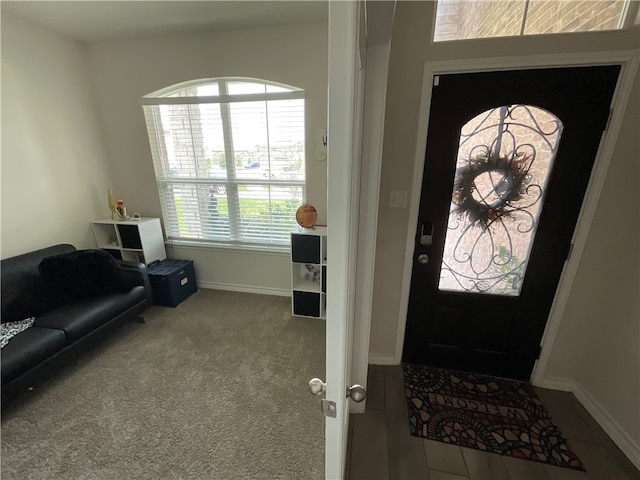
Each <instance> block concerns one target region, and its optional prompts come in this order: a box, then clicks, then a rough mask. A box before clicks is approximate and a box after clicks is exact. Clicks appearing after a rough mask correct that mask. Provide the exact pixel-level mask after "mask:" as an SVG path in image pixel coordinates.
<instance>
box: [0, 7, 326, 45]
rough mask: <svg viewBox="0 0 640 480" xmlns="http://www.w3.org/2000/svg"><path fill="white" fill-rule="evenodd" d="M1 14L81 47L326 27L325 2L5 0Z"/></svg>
mask: <svg viewBox="0 0 640 480" xmlns="http://www.w3.org/2000/svg"><path fill="white" fill-rule="evenodd" d="M1 6H2V13H5V12H9V13H11V14H14V15H16V16H19V17H22V18H24V19H27V20H30V21H32V22H34V23H37V24H40V25H42V26H45V27H47V28H49V29H51V30H53V31H56V32H58V33H61V34H64V35H66V36H68V37H71V38H73V39H75V40H78V41H80V42H86V43H91V42H98V41H103V40H112V39H118V38H132V37H141V36H148V35H159V34H163V35H164V34H172V33H189V32H197V31H205V30H206V31H223V30H238V29H242V28H260V27H276V26H283V25H292V24H301V23H302V24H304V23H315V22H326V21H327V19H328V2H326V1H306V0H305V1H244V0H242V1H241V0H235V1H219V0H218V1H86V0H77V1H7V0H2V4H1Z"/></svg>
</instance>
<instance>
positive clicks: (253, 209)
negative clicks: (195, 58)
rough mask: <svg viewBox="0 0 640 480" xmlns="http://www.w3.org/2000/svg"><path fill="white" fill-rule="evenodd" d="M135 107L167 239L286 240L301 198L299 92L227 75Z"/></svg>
mask: <svg viewBox="0 0 640 480" xmlns="http://www.w3.org/2000/svg"><path fill="white" fill-rule="evenodd" d="M141 104H142V106H143V109H144V114H145V118H146V122H147V131H148V133H149V143H150V146H151V154H152V157H153V164H154V168H155V173H156V180H157V183H158V193H159V195H160V202H161V205H162V212H163V217H164V224H165V230H166V233H167V237H168V239H169V240H170V241H171V240H184V241H197V242H207V243H211V244H215V243H222V244H238V245H263V246H273V245H286V244H288V243H289V241H290V240H289V238H290V237H289V232H290V231H291V229H292V228H293V227H294V226H295V211H296V209H297V208H298V206H300V205H301V204H302V202H303V199H304V196H305V191H304V189H305V161H304V160H305V124H304V117H305V105H304V91H303V90H300V89H298V88H295V87H291V86H287V85H282V84H276V83H273V82H267V81H264V80H259V79H250V78H227V77H225V78H214V79H206V80H197V81H191V82H185V83H181V84H178V85H173V86H171V87H168V88H165V89H163V90H159V91H157V92H154V93H152V94H149V95H146V96H145V97H143V98H142V99H141Z"/></svg>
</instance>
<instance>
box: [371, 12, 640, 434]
mask: <svg viewBox="0 0 640 480" xmlns="http://www.w3.org/2000/svg"><path fill="white" fill-rule="evenodd" d="M434 6H435V2H398V4H397V6H396V15H395V23H394V29H393V34H392V39H391V59H390V66H389V81H388V90H387V92H388V93H387V105H386V120H385V134H384V149H383V164H382V182H381V186H380V214H379V217H378V236H377V248H376V266H375V278H374V301H373V308H372V312H373V315H372V325H371V345H370V355H371V357H373V358H377V359H380V360H383V361H384V360H385V359H386V360H387V361H393V360H396V361H399V360H400V359H399V358H397V357H396V353H399V352H396V351H395V347H396V333H397V331H398V315H399V313H398V312H399V310H400V293H401V292H400V290H401V289H400V286H401V284H402V280H403V273H404V272H403V264H404V253H405V245H406V240H407V239H406V235H407V228H408V213H409V209H408V208H407V209H397V208H394V209H390V208H389V207H388V198H389V192H390V191H391V190H406V191H408V192H409V197H411V186H412V177H413V165H414V159H415V148H416V141H417V124H418V114H419V105H420V94H421V88H422V74H423V67H424V63H425V62H427V61H434V60H456V59H460V60H464V59H470V60H471V59H475V58H487V57H502V56H523V55H536V54H557V53H573V52H585V51H608V50H619V49H633V48H638V47H639V46H640V30H639V29H638V28H637V27H636V28H635V29H634V30H631V31H624V32H597V33H592V34H567V35H562V36H559V35H558V36H536V37H522V38H510V39H508V40H504V39H483V40H480V41H475V42H450V43H444V44H431V43H430V37H431V24H432V18H433V14H434ZM632 100H635V104H633V103H632V104H630V105H632V106H631V108H630V110H631V109H636V111H635V113H633V114H629V115H630V116H629V117H628V118H627V120H628V121H630V122H635V123H631V124H630V126H627V127H626V129H625V130H624V131H623V132H621V134H620V137H619V140H618V147H617V149H616V153H615V155H614V158H613V160H612V163H611V171H612V173H611V174H610V175H609V177H608V178H607V182H606V184H605V187H604V189H605V195H603V198H602V203H601V205H600V207H599V209H598V213H597V215H596V219H595V221H594V228H593V229H592V231H591V234H590V237H589V241H588V249H589V250H588V252H587V253H585V257H584V259H583V263H582V264H581V267H580V270H579V272H578V276H577V278H576V282H575V285H574V288H573V291H572V294H571V298H572V300H571V302H572V303H571V305H570V308H569V309H568V310H567V312H566V314H565V319H564V320H563V326H562V335H561V336H560V337H559V338H558V341H557V342H556V346H555V348H554V351H553V354H552V359H551V364H550V367H549V371H552V372H554V374H557V375H564V376H567V377H569V378H573V379H579V380H580V382H583V383H584V385H585V387H586V388H589V391H590V393H591V394H592V395H593V396H594V397H596V398H597V400H598V401H599V402H601V404H602V405H603V406H605V407H606V408H607V409H610V413H611V415H615V418H616V419H617V420H618V421H619V422H620V425H622V426H623V427H625V428H626V429H628V433H629V435H630V436H632V437H633V438H634V439H636V441H637V440H638V428H637V426H638V421H637V419H638V407H637V406H638V403H639V395H638V382H639V381H640V379H639V378H638V374H637V368H638V351H639V348H640V345H639V343H638V314H637V308H638V289H637V270H638V267H637V263H638V262H637V260H636V259H637V249H638V240H637V230H638V221H639V215H638V214H637V205H638V197H637V191H638V175H637V163H638V146H637V139H638V120H637V106H638V101H637V96H636V97H634V98H633V99H632ZM634 142H635V143H634ZM630 164H634V165H635V167H630ZM634 168H635V170H634ZM625 175H627V176H626V177H625V178H624V179H623V180H624V182H625V183H624V185H626V187H627V189H626V190H625V191H623V192H619V191H618V188H619V187H618V184H617V182H618V180H619V179H620V177H622V176H625ZM632 192H634V193H632ZM634 195H635V196H634ZM618 202H622V203H618ZM634 202H635V203H634ZM631 205H634V206H635V207H634V208H636V210H635V211H633V210H632V207H631ZM619 224H626V226H625V229H629V235H628V239H625V240H624V242H623V245H624V246H625V247H626V248H627V249H628V250H627V251H624V252H623V253H621V255H622V257H623V258H620V259H616V260H615V262H613V263H607V260H606V259H608V258H609V257H610V256H611V255H612V250H613V251H615V252H621V249H620V248H619V246H618V244H617V243H616V241H614V240H613V239H612V238H609V237H608V236H609V235H610V234H611V232H612V231H619ZM596 226H599V227H597V228H596ZM616 226H617V227H616ZM596 229H597V231H596ZM634 232H635V233H634ZM634 235H635V237H634ZM619 236H620V235H619V233H616V234H615V238H616V239H618V238H619ZM634 255H635V256H634ZM627 262H629V266H628V267H627V269H628V270H627V271H623V269H622V267H621V265H622V264H623V263H627ZM634 262H635V263H634ZM605 264H606V265H605ZM601 269H602V281H601V278H600V275H599V274H598V273H599V272H600V270H601ZM633 272H635V276H634V273H633ZM618 279H621V280H622V279H624V281H622V282H620V281H619V280H618ZM620 284H622V285H620ZM634 288H635V290H634ZM593 291H598V292H599V293H598V295H596V296H594V298H590V299H589V301H588V302H585V303H584V304H581V303H580V302H581V299H582V298H583V297H584V296H586V295H591V294H592V292H593ZM607 298H610V299H612V301H608V300H607ZM596 305H597V308H595V306H596ZM591 307H593V308H592V310H591V312H590V314H589V315H585V312H586V311H587V310H589V309H590V308H591ZM595 312H601V313H602V314H600V315H598V314H596V313H595ZM612 317H614V318H615V320H614V319H613V318H612ZM610 322H614V323H615V326H616V327H617V329H616V331H615V332H612V331H611V329H610V328H609V324H610ZM569 345H571V347H569ZM567 348H569V350H568V351H566V350H565V349H567ZM618 349H621V350H623V351H622V352H620V351H616V352H612V351H611V350H618ZM592 364H593V365H594V368H592ZM595 364H599V365H598V366H597V367H596V366H595ZM629 364H633V367H629ZM630 368H631V371H630V370H629V369H630ZM613 372H630V373H631V375H630V376H629V377H628V376H627V375H626V374H625V378H626V381H622V379H617V378H616V376H615V375H614V374H613ZM634 373H635V376H634V375H633V374H634ZM631 377H633V378H631ZM605 379H606V380H605ZM605 391H606V394H605ZM629 422H630V423H629Z"/></svg>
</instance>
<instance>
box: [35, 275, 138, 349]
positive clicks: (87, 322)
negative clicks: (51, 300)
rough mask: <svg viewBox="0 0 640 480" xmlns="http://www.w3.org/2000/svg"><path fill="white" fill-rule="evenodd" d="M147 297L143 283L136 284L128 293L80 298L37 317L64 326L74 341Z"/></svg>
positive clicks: (37, 323) (38, 323)
mask: <svg viewBox="0 0 640 480" xmlns="http://www.w3.org/2000/svg"><path fill="white" fill-rule="evenodd" d="M145 299H146V293H145V289H144V287H142V286H138V287H134V288H132V289H131V290H130V291H128V292H126V293H109V294H107V295H101V296H98V297H90V298H85V299H80V300H76V301H75V302H73V303H68V304H65V305H62V306H59V307H57V308H55V309H54V310H51V311H50V312H47V313H45V314H44V315H42V316H40V317H38V318H36V321H35V323H34V325H35V326H37V327H46V328H57V329H59V330H62V331H64V333H65V334H66V336H67V341H68V342H69V343H73V342H75V341H76V340H78V339H80V338H82V337H84V336H85V335H86V334H88V333H90V332H92V331H93V330H95V329H97V328H99V327H100V326H101V325H103V324H105V323H107V322H109V321H110V320H113V319H114V318H115V317H116V316H118V315H120V314H121V313H123V312H125V311H127V310H128V309H130V308H132V307H134V306H135V305H137V304H139V303H140V302H143V301H145Z"/></svg>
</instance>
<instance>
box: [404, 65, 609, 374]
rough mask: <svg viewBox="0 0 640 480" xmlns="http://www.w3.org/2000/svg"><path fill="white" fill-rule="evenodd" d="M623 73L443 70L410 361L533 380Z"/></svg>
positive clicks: (432, 125)
mask: <svg viewBox="0 0 640 480" xmlns="http://www.w3.org/2000/svg"><path fill="white" fill-rule="evenodd" d="M619 72H620V66H619V65H608V66H597V67H571V68H554V69H536V70H517V71H503V72H488V73H469V74H450V75H449V74H448V75H440V76H438V77H435V78H434V86H433V87H432V88H433V92H432V100H431V111H430V114H429V129H428V136H427V150H426V158H425V169H424V177H423V183H422V194H421V200H420V210H419V217H418V225H417V226H416V239H415V240H416V242H415V245H416V246H415V252H414V262H413V272H412V279H411V292H410V297H409V309H408V315H407V328H406V334H405V342H404V353H403V361H405V362H413V363H420V364H427V365H433V366H439V367H444V368H453V369H458V370H465V371H472V372H479V373H487V374H492V375H498V376H503V377H507V378H516V379H525V380H528V379H529V378H530V375H531V371H532V368H533V365H534V362H535V360H536V358H537V356H538V353H539V345H540V340H541V337H542V333H543V331H544V328H545V325H546V322H547V318H548V316H549V311H550V309H551V304H552V302H553V298H554V295H555V291H556V288H557V286H558V281H559V279H560V274H561V272H562V268H563V266H564V262H565V260H566V258H567V254H568V252H569V249H570V245H571V239H572V236H573V232H574V228H575V224H576V221H577V218H578V214H579V212H580V208H581V205H582V200H583V197H584V193H585V191H586V188H587V184H588V182H589V178H590V175H591V169H592V167H593V162H594V159H595V157H596V153H597V150H598V146H599V144H600V140H601V137H602V134H603V131H604V129H605V128H606V124H607V118H608V116H609V109H610V105H611V99H612V96H613V92H614V89H615V86H616V82H617V79H618V74H619Z"/></svg>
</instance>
